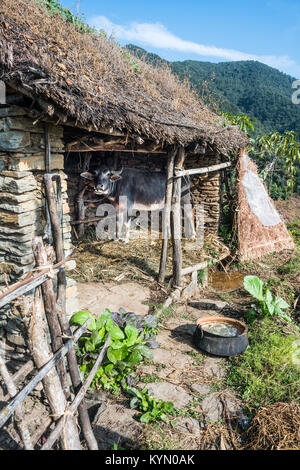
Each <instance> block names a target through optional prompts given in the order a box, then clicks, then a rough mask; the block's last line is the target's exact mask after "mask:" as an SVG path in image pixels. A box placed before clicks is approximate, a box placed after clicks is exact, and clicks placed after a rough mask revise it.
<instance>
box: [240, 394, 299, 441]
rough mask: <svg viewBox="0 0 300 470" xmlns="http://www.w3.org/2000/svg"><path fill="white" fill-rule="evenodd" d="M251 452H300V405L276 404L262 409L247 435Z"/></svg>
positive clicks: (296, 403)
mask: <svg viewBox="0 0 300 470" xmlns="http://www.w3.org/2000/svg"><path fill="white" fill-rule="evenodd" d="M246 437H247V441H248V443H247V445H246V448H248V449H251V450H288V449H292V450H300V404H299V403H298V402H295V401H294V402H291V403H275V404H274V405H270V406H267V407H265V408H261V409H260V410H259V411H258V412H257V414H256V416H255V417H254V419H253V421H252V424H251V426H250V428H249V429H248V431H247V433H246Z"/></svg>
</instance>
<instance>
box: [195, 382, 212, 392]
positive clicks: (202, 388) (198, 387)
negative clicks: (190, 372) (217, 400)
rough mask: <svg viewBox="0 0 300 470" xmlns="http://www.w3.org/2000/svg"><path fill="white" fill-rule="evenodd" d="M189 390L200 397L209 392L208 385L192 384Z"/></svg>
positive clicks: (209, 387)
mask: <svg viewBox="0 0 300 470" xmlns="http://www.w3.org/2000/svg"><path fill="white" fill-rule="evenodd" d="M191 390H192V391H193V392H195V393H199V394H200V395H207V394H208V393H210V392H211V386H210V385H208V384H197V383H195V384H192V385H191Z"/></svg>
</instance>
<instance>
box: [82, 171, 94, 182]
mask: <svg viewBox="0 0 300 470" xmlns="http://www.w3.org/2000/svg"><path fill="white" fill-rule="evenodd" d="M80 176H81V178H85V179H86V180H90V181H93V180H94V175H93V173H90V172H89V171H85V172H84V173H81V174H80Z"/></svg>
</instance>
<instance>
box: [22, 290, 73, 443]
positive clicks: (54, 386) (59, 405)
mask: <svg viewBox="0 0 300 470" xmlns="http://www.w3.org/2000/svg"><path fill="white" fill-rule="evenodd" d="M28 333H29V334H28V337H29V347H30V350H31V353H32V356H33V359H34V362H35V364H36V367H37V369H41V368H42V367H43V366H44V365H45V364H47V362H49V361H50V360H51V359H52V358H53V354H52V352H51V350H50V346H49V344H48V341H47V332H46V322H45V319H44V314H43V312H42V299H41V294H40V288H39V287H38V288H37V289H36V290H35V294H34V306H33V315H32V321H31V324H30V326H29V331H28ZM43 387H44V392H45V395H46V397H47V400H48V402H49V405H50V408H51V411H52V414H53V417H54V419H56V420H57V419H58V418H60V417H61V416H63V415H64V413H65V411H66V409H67V403H68V402H67V400H66V397H65V394H64V391H63V389H62V385H61V383H60V379H59V376H58V374H57V371H56V369H55V367H52V369H51V370H50V371H49V373H48V374H47V375H46V376H45V377H44V378H43ZM61 445H62V448H63V449H65V450H80V449H81V446H80V439H79V434H78V430H77V423H76V420H75V418H74V417H73V419H72V420H69V421H68V423H67V425H66V427H65V433H64V436H63V438H62V439H61Z"/></svg>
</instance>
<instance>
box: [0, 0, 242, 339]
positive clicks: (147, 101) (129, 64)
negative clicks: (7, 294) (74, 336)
mask: <svg viewBox="0 0 300 470" xmlns="http://www.w3.org/2000/svg"><path fill="white" fill-rule="evenodd" d="M0 79H1V82H0V83H1V97H0V98H1V100H0V102H1V104H0V289H1V288H3V287H5V286H7V285H8V284H11V283H13V282H16V281H17V280H19V279H23V278H24V277H25V276H26V274H27V273H28V272H29V271H31V270H32V269H34V266H35V261H34V256H33V253H32V240H33V238H34V237H35V236H42V237H43V239H44V240H45V242H46V243H48V244H51V242H52V234H51V228H50V219H49V207H48V204H47V198H46V195H47V184H48V185H49V184H50V183H51V185H52V183H54V189H55V191H56V198H57V202H58V209H59V213H60V227H61V231H62V234H63V254H64V256H68V255H70V254H71V253H72V249H73V245H72V237H73V235H74V233H76V234H77V235H78V234H79V236H80V234H82V232H83V231H84V226H85V225H84V224H83V223H81V224H78V221H82V220H84V219H86V218H88V219H91V218H93V217H95V211H96V207H97V203H96V204H95V201H93V204H89V198H90V197H92V198H94V196H93V195H92V193H91V192H89V188H87V187H86V186H85V184H84V182H83V180H82V178H80V173H81V172H82V171H84V170H88V169H93V168H95V167H96V166H97V165H98V164H99V163H100V162H101V163H104V164H105V165H107V166H108V167H110V168H114V169H120V168H124V167H125V168H126V167H130V168H144V169H147V170H150V171H153V172H155V171H161V170H164V171H166V172H167V174H168V184H167V185H166V205H167V209H166V210H168V207H169V209H170V205H171V203H174V202H175V204H174V216H173V219H172V220H173V230H172V237H173V256H174V272H173V275H174V285H175V286H179V287H180V284H181V278H182V274H183V272H182V260H181V235H180V232H181V226H180V204H178V194H180V185H181V176H182V175H187V174H188V175H190V177H191V181H192V188H191V192H192V195H193V202H194V204H198V205H199V204H201V205H202V207H203V209H204V229H205V232H206V233H214V234H216V233H217V232H218V229H219V219H220V186H221V178H222V172H223V171H226V170H225V169H226V168H227V167H228V166H229V165H230V157H231V156H232V155H238V154H239V153H240V152H241V150H242V149H243V148H245V147H246V146H247V144H248V138H247V136H246V135H245V134H244V133H243V132H241V131H240V130H239V129H238V128H237V127H236V126H230V125H228V126H226V125H224V122H223V120H222V119H221V118H220V116H218V115H216V114H214V113H213V112H212V111H211V110H209V109H208V108H207V107H206V106H205V105H204V104H203V103H202V102H201V101H200V100H199V98H198V97H197V96H196V95H195V94H194V92H193V91H191V90H190V87H189V85H188V83H181V82H179V80H178V79H177V78H175V77H174V76H173V75H172V73H171V72H170V70H169V69H168V68H165V67H164V68H162V67H160V68H155V67H152V66H150V65H149V64H146V63H144V62H142V61H140V60H138V59H136V58H134V57H133V56H131V55H130V54H129V53H128V52H127V51H125V50H123V49H122V48H121V47H120V46H119V45H118V44H117V43H116V42H115V41H114V40H112V39H110V38H107V37H106V35H105V34H104V33H102V34H100V35H96V34H94V33H88V32H81V31H79V30H77V29H76V28H74V25H73V24H71V23H68V22H66V21H64V20H63V19H62V18H61V17H60V16H58V15H55V16H53V15H50V14H48V13H47V12H46V11H45V10H44V8H43V6H42V5H40V4H37V2H35V1H33V0H26V1H25V0H14V2H12V0H2V1H1V5H0ZM49 181H50V183H49ZM173 181H174V184H173ZM47 182H48V183H47ZM176 196H177V198H176ZM84 200H86V201H87V203H85V202H84ZM165 220H167V222H168V220H169V222H168V223H169V224H170V217H169V218H168V217H166V219H165ZM76 221H77V223H76V224H75V225H74V223H75V222H76ZM72 226H73V227H75V232H74V233H73V230H72ZM163 229H166V227H163ZM167 243H168V241H167V240H163V241H162V255H161V268H160V273H157V274H159V278H160V280H163V279H164V274H165V267H164V265H165V257H166V249H167ZM71 267H72V263H70V266H69V268H71ZM75 284H76V283H75V282H74V281H73V280H72V279H70V278H67V290H66V294H67V310H68V311H69V312H70V313H72V312H74V311H75V310H76V285H75ZM1 315H2V316H1V318H0V321H1V325H2V326H5V327H6V328H7V327H8V328H7V331H8V334H9V335H10V339H11V340H13V341H14V342H15V344H18V341H19V343H20V345H22V342H23V340H22V338H21V337H19V336H18V335H15V330H16V328H15V324H11V325H10V320H9V315H7V314H6V311H5V309H4V312H3V313H1Z"/></svg>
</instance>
